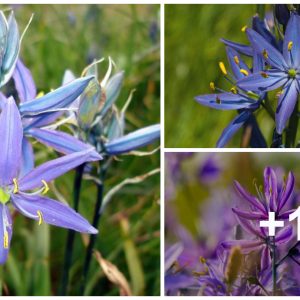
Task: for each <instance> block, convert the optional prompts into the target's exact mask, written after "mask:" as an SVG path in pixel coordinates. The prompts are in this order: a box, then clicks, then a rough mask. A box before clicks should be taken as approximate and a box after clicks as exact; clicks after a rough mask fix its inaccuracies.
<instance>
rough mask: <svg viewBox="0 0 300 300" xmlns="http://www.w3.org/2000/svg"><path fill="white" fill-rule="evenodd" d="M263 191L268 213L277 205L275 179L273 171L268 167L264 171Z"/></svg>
mask: <svg viewBox="0 0 300 300" xmlns="http://www.w3.org/2000/svg"><path fill="white" fill-rule="evenodd" d="M264 190H265V197H266V200H267V203H269V207H270V211H275V210H276V208H277V205H278V203H277V199H278V191H277V177H276V174H275V172H274V170H273V169H272V168H270V167H266V168H265V170H264Z"/></svg>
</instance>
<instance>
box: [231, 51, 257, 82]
mask: <svg viewBox="0 0 300 300" xmlns="http://www.w3.org/2000/svg"><path fill="white" fill-rule="evenodd" d="M226 52H227V57H228V61H229V64H230V66H231V70H232V72H233V75H234V77H235V78H236V79H242V78H244V77H245V75H244V74H242V73H241V71H240V70H241V69H244V70H246V71H247V72H248V73H249V74H250V73H251V72H250V70H249V68H248V66H247V65H246V64H245V63H244V61H243V60H242V58H241V56H240V55H239V54H238V52H237V51H235V50H234V49H232V48H230V47H226ZM236 58H237V59H238V63H237V60H236Z"/></svg>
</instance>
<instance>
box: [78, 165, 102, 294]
mask: <svg viewBox="0 0 300 300" xmlns="http://www.w3.org/2000/svg"><path fill="white" fill-rule="evenodd" d="M100 164H101V165H100V171H99V179H100V182H99V183H98V185H97V200H96V204H95V209H94V218H93V223H92V225H93V226H94V227H95V228H98V225H99V221H100V218H101V206H102V201H103V194H104V178H105V173H106V168H105V167H102V162H100ZM97 236H98V235H97V234H93V235H91V236H90V240H89V244H88V247H87V250H86V255H85V261H84V266H83V274H82V281H81V287H80V293H81V295H84V291H85V286H86V282H87V276H88V272H89V269H90V264H91V259H92V254H93V249H94V246H95V243H96V240H97Z"/></svg>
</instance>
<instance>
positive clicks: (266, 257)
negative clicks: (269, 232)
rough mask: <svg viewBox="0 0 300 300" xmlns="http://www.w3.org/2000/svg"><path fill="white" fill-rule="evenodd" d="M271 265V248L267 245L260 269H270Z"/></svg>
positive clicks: (264, 248) (262, 255) (263, 250)
mask: <svg viewBox="0 0 300 300" xmlns="http://www.w3.org/2000/svg"><path fill="white" fill-rule="evenodd" d="M270 266H271V255H270V250H269V248H268V247H267V246H264V247H263V249H262V253H261V259H260V269H261V271H263V270H265V269H268V268H269V267H270Z"/></svg>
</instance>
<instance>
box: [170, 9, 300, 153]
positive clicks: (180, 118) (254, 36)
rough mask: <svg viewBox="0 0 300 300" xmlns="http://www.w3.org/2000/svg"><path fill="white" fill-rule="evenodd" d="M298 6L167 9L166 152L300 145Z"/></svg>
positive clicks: (299, 38) (299, 24)
mask: <svg viewBox="0 0 300 300" xmlns="http://www.w3.org/2000/svg"><path fill="white" fill-rule="evenodd" d="M299 93H300V5H291V4H275V5H272V4H257V5H256V4H255V5H254V4H253V5H251V4H250V5H248V4H247V5H244V4H225V5H220V4H192V5H184V4H183V5H182V4H180V5H173V4H172V5H171V4H170V5H166V6H165V147H167V148H215V147H217V148H222V147H230V148H270V147H272V148H296V147H299V146H300V124H299V123H300V122H299V117H300V111H299V101H298V100H299Z"/></svg>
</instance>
